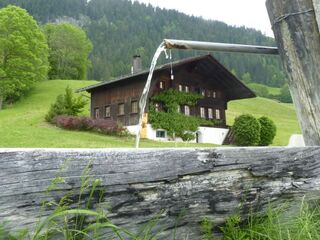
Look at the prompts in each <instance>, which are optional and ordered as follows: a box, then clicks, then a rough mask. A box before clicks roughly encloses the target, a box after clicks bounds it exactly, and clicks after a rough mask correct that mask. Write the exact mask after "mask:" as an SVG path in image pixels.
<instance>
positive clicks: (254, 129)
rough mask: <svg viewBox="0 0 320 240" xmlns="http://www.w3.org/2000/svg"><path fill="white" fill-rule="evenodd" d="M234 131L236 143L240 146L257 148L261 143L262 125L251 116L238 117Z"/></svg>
mask: <svg viewBox="0 0 320 240" xmlns="http://www.w3.org/2000/svg"><path fill="white" fill-rule="evenodd" d="M232 130H233V131H234V135H235V143H236V145H238V146H256V145H258V144H259V142H260V130H261V126H260V123H259V121H258V120H257V119H256V118H255V117H254V116H252V115H250V114H244V115H241V116H239V117H237V118H236V119H235V121H234V124H233V127H232Z"/></svg>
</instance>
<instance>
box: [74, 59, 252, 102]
mask: <svg viewBox="0 0 320 240" xmlns="http://www.w3.org/2000/svg"><path fill="white" fill-rule="evenodd" d="M190 63H195V64H196V66H197V71H199V73H200V74H203V75H205V76H206V77H207V78H208V79H212V80H214V81H216V82H219V84H220V85H221V86H222V87H223V88H224V90H225V91H226V94H227V100H228V101H229V100H234V99H242V98H252V97H256V95H255V94H254V93H253V92H252V91H251V90H250V89H249V88H248V87H246V86H245V85H244V84H243V83H242V82H241V81H240V80H239V79H237V78H236V77H235V76H234V75H233V74H232V73H230V72H229V71H228V70H227V69H226V68H225V67H224V66H223V65H222V64H221V63H219V62H218V60H216V59H215V58H214V57H212V56H211V55H203V56H198V57H192V58H186V59H182V60H178V61H175V62H173V63H172V64H171V63H170V64H164V65H160V66H158V67H156V69H155V71H154V74H156V73H158V72H160V71H163V70H166V69H170V68H171V66H172V68H176V67H179V66H182V65H185V64H190ZM147 74H149V70H144V71H141V72H138V73H134V74H128V75H125V76H121V77H118V78H116V79H113V80H111V81H105V82H101V83H98V84H95V85H91V86H88V87H84V88H81V89H79V90H78V91H77V92H81V91H88V92H91V91H92V90H95V89H98V88H102V87H109V86H110V87H111V86H112V85H113V84H115V83H119V82H122V81H124V80H128V79H130V78H136V77H139V76H140V77H142V76H144V75H146V76H147Z"/></svg>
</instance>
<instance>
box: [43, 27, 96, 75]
mask: <svg viewBox="0 0 320 240" xmlns="http://www.w3.org/2000/svg"><path fill="white" fill-rule="evenodd" d="M43 29H44V32H45V34H46V36H47V39H48V45H49V49H50V50H49V62H50V66H51V69H50V71H49V78H50V79H79V80H80V79H86V77H87V68H88V66H89V65H90V60H89V58H88V57H89V53H90V52H91V50H92V43H91V41H90V40H89V39H88V37H87V35H86V33H85V31H83V30H82V29H81V28H80V27H77V26H75V25H72V24H69V23H61V24H53V23H48V24H46V25H45V26H44V28H43Z"/></svg>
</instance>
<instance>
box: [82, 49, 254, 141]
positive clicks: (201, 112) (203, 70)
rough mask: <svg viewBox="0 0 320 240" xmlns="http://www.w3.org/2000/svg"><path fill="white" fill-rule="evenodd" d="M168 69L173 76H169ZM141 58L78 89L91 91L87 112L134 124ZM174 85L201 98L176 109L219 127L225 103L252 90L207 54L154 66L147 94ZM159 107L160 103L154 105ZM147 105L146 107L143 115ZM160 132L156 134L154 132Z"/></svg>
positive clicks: (140, 87) (144, 73)
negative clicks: (112, 76) (123, 70)
mask: <svg viewBox="0 0 320 240" xmlns="http://www.w3.org/2000/svg"><path fill="white" fill-rule="evenodd" d="M171 69H172V70H173V73H174V79H173V80H172V79H171ZM141 70H142V68H141V59H139V57H137V56H136V57H135V59H134V64H133V73H132V74H130V75H126V76H122V77H119V78H117V79H114V80H111V81H107V82H102V83H99V84H96V85H93V86H89V87H86V88H83V89H80V91H87V92H89V93H90V94H91V116H92V117H94V118H106V119H112V120H114V121H118V122H121V123H122V124H123V125H124V126H134V125H137V124H138V119H139V116H138V111H139V109H138V102H139V98H140V95H141V93H142V91H143V88H144V86H145V83H146V80H147V76H148V74H149V71H141ZM170 88H174V89H177V90H178V91H185V92H197V93H200V94H201V95H202V96H203V98H202V99H200V100H199V101H198V103H197V105H196V106H195V107H191V106H180V112H181V113H183V114H186V115H192V116H199V117H201V118H205V119H208V120H210V119H216V120H219V122H220V123H221V124H220V125H219V127H226V114H225V111H226V109H227V103H228V102H229V101H231V100H236V99H244V98H252V97H255V94H254V93H253V92H252V91H251V90H250V89H248V88H247V87H246V86H245V85H244V84H243V83H242V82H241V81H240V80H239V79H237V78H236V77H235V76H234V75H233V74H232V73H230V72H229V71H228V70H227V69H226V68H225V67H224V66H223V65H221V64H220V63H219V62H218V61H217V60H216V59H215V58H214V57H212V56H211V55H204V56H199V57H193V58H188V59H183V60H179V61H176V62H174V63H172V64H166V65H162V66H159V67H157V68H156V70H155V71H154V76H153V79H152V83H151V88H150V93H149V95H150V97H152V96H154V95H156V94H158V93H159V92H161V91H165V90H167V89H170ZM157 107H159V109H161V103H159V104H158V105H157ZM147 113H148V107H147V108H146V115H147ZM160 135H161V136H163V135H164V134H157V136H160Z"/></svg>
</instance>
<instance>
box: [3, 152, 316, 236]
mask: <svg viewBox="0 0 320 240" xmlns="http://www.w3.org/2000/svg"><path fill="white" fill-rule="evenodd" d="M319 154H320V147H308V148H217V149H140V150H133V149H117V150H115V149H108V150H86V149H81V150H67V149H60V150H54V149H49V150H48V149H47V150H46V149H43V150H33V149H28V150H22V149H21V150H20V149H7V150H6V149H1V150H0V169H1V171H0V219H1V221H6V220H7V221H9V225H8V226H9V227H11V228H13V229H17V228H21V227H31V226H34V225H35V223H37V220H38V216H39V215H41V216H46V215H48V214H50V212H51V211H52V209H44V210H40V209H41V206H42V202H43V201H44V200H55V201H59V199H61V197H62V196H63V195H64V194H66V193H67V192H68V191H70V190H77V189H78V188H79V185H80V179H79V178H80V176H81V173H82V171H83V169H84V168H85V167H86V166H87V165H88V162H89V161H91V175H92V176H95V177H96V178H99V179H100V180H101V185H102V187H103V188H104V189H105V191H106V197H105V199H104V200H103V202H106V203H108V205H109V206H110V207H108V208H106V209H105V211H107V212H108V217H109V218H110V219H111V220H112V221H113V222H114V223H115V224H117V225H119V226H122V227H125V228H128V229H131V230H133V231H135V230H137V229H138V228H140V227H141V226H142V225H144V224H145V223H146V222H148V220H150V219H151V218H152V217H153V216H154V215H155V214H157V213H159V212H160V211H161V210H163V213H162V214H161V216H160V221H159V224H158V226H157V229H162V230H161V233H160V236H159V239H172V233H173V229H174V228H175V227H176V231H177V233H176V236H178V238H177V239H185V238H184V237H186V236H187V235H188V236H189V238H188V239H200V235H201V233H200V226H199V222H200V221H201V219H202V218H203V217H205V216H206V217H208V218H209V219H212V221H213V222H214V224H215V226H217V225H219V224H222V223H223V222H224V220H225V219H226V217H228V216H230V214H233V213H235V212H236V211H238V210H239V209H240V212H241V213H242V214H244V215H245V214H247V213H248V211H249V209H250V208H252V209H253V210H254V211H261V209H263V207H264V206H266V205H267V204H268V203H269V202H275V203H281V202H287V201H288V200H289V199H291V200H294V199H296V198H298V197H300V196H303V195H305V194H306V193H310V194H311V193H315V194H318V191H319V189H320V161H319ZM62 165H63V166H64V168H61V166H62ZM61 169H62V170H61ZM57 176H61V177H63V178H64V179H65V182H64V183H62V184H60V185H58V190H55V191H50V192H48V193H46V190H47V187H48V186H49V185H50V184H51V182H52V181H53V179H55V178H56V177H57ZM87 194H88V193H85V194H84V195H85V196H87ZM69 197H70V198H71V199H78V197H79V196H78V195H77V194H76V191H75V192H73V195H70V196H69ZM97 198H99V196H96V195H95V201H98V200H97ZM240 206H242V207H240ZM183 211H184V212H185V216H184V217H183V218H182V219H181V222H180V223H179V224H178V225H177V226H176V221H177V218H178V216H179V214H181V213H182V212H183Z"/></svg>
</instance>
